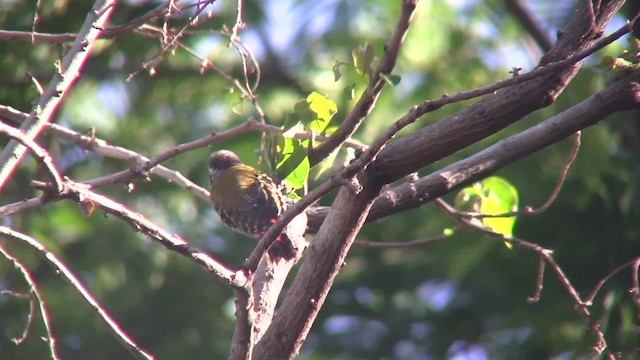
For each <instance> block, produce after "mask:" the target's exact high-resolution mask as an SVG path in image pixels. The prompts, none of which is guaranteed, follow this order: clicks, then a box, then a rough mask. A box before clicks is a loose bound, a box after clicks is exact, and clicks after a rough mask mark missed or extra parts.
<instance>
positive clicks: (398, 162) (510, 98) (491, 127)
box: [375, 1, 631, 183]
mask: <svg viewBox="0 0 640 360" xmlns="http://www.w3.org/2000/svg"><path fill="white" fill-rule="evenodd" d="M623 3H624V1H610V2H607V3H606V4H602V5H601V6H600V13H598V14H597V16H596V17H595V21H596V22H595V25H594V26H591V25H590V24H589V22H585V19H586V18H589V14H590V10H591V8H590V7H589V6H587V4H586V3H583V5H582V6H581V8H580V9H579V10H578V11H577V12H576V13H575V14H574V16H573V17H572V19H571V20H570V21H569V24H568V25H567V26H566V28H565V31H564V33H563V35H562V37H561V38H560V39H559V40H558V42H557V43H556V44H555V46H554V47H553V49H552V50H551V51H550V52H549V53H548V54H547V55H545V56H544V57H543V58H542V60H541V62H540V65H539V67H543V66H545V65H549V64H552V63H554V62H559V61H562V60H564V59H566V58H569V57H571V56H572V55H575V54H578V53H580V52H582V51H584V50H587V49H589V47H590V46H591V43H592V41H593V40H594V39H595V38H596V37H597V36H599V34H601V33H602V31H604V27H605V26H606V24H607V22H608V20H609V19H610V18H611V17H612V16H613V14H614V13H615V12H616V11H617V10H618V8H619V7H620V6H622V4H623ZM630 28H631V26H625V28H624V29H623V31H624V32H628V31H629V30H630ZM578 68H579V63H576V64H574V65H570V66H566V67H562V68H560V69H557V71H554V72H551V73H547V74H545V75H544V76H539V77H537V78H535V79H532V80H530V81H527V82H524V83H522V84H519V85H514V86H511V87H509V88H506V89H502V90H500V91H497V92H495V93H494V94H492V95H489V96H488V97H487V98H485V99H483V100H482V101H479V102H477V103H475V104H473V105H470V106H469V107H467V108H465V109H464V110H462V111H460V112H458V113H457V114H455V115H452V116H449V117H447V118H444V119H442V120H440V121H438V122H437V123H435V124H433V125H431V126H428V127H426V128H423V129H421V130H418V131H416V132H415V133H413V134H411V135H408V136H407V137H405V138H402V139H399V140H397V141H393V142H390V143H389V144H388V145H387V146H386V147H385V149H384V150H383V151H382V152H381V153H380V155H379V156H378V158H377V160H376V162H375V166H376V168H377V169H378V170H379V171H380V172H381V174H382V176H381V179H380V181H382V182H383V183H389V182H391V181H394V180H397V179H399V178H401V177H403V176H405V175H407V174H409V173H411V172H414V171H416V170H418V169H420V168H422V167H424V166H426V165H429V164H431V163H433V162H435V161H438V160H440V159H442V158H444V157H446V156H449V155H451V154H453V153H455V152H456V151H459V150H461V149H463V148H465V147H467V146H468V145H471V144H473V143H475V142H477V141H479V140H481V139H484V138H486V137H487V136H489V135H492V134H494V133H496V132H498V131H499V130H501V129H503V128H505V127H506V126H508V125H510V124H512V123H514V122H516V121H518V120H519V119H521V118H522V117H524V116H525V115H527V114H529V113H531V112H533V111H535V110H537V109H539V108H542V107H545V106H548V105H549V104H551V103H553V102H554V101H555V100H556V98H557V97H558V96H559V95H560V93H561V92H562V91H563V90H564V89H565V87H566V86H567V85H568V83H569V81H570V80H571V79H572V78H573V77H574V76H575V74H576V72H577V70H578Z"/></svg>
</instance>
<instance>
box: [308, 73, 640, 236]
mask: <svg viewBox="0 0 640 360" xmlns="http://www.w3.org/2000/svg"><path fill="white" fill-rule="evenodd" d="M639 107H640V73H639V72H638V71H636V73H635V74H633V75H632V76H630V77H628V78H626V79H623V80H620V81H617V82H615V83H614V84H612V85H611V86H609V87H608V88H606V89H604V90H603V91H601V92H599V93H597V94H595V95H593V96H591V97H589V98H588V99H586V100H584V101H583V102H581V103H579V104H577V105H575V106H573V107H571V108H569V109H567V110H565V111H563V112H561V113H559V114H558V115H556V116H553V117H551V118H549V119H548V120H545V121H543V122H541V123H539V124H538V125H536V126H533V127H531V128H529V129H527V130H525V131H523V132H521V133H519V134H517V135H513V136H511V137H509V138H506V139H504V140H501V141H499V142H497V143H495V144H494V145H492V146H490V147H488V148H487V149H485V150H483V151H481V152H478V153H476V154H474V155H472V156H470V157H468V158H466V159H464V160H461V161H458V162H456V163H454V164H451V165H449V166H447V167H445V168H444V169H442V170H439V171H437V172H434V173H432V174H429V175H427V176H425V177H423V178H421V179H419V180H418V181H416V182H413V183H407V184H403V185H400V186H397V187H395V188H393V189H390V190H387V191H384V192H383V193H382V194H381V195H380V196H379V197H378V198H377V199H376V201H375V203H374V206H373V208H372V209H371V214H370V215H369V218H368V219H367V221H375V220H377V219H381V218H383V217H386V216H389V215H391V214H395V213H398V212H402V211H406V210H409V209H413V208H417V207H419V206H422V205H423V204H426V203H428V202H430V201H432V200H433V199H436V198H438V197H441V196H443V195H445V194H447V193H449V192H451V191H453V190H455V189H458V188H460V187H462V186H465V185H467V184H470V183H472V182H474V181H478V180H480V179H482V178H485V177H487V176H489V175H490V174H492V173H494V172H496V171H497V170H499V169H501V168H503V167H504V166H506V165H509V164H511V163H513V162H515V161H517V160H520V159H522V158H524V157H526V156H528V155H530V154H532V153H534V152H536V151H538V150H540V149H542V148H544V147H547V146H549V145H552V144H555V143H557V142H559V141H561V140H563V139H565V138H566V137H568V136H571V135H572V134H574V133H575V132H576V131H578V130H581V129H584V128H586V127H588V126H591V125H594V124H596V123H598V122H599V121H601V120H603V119H604V118H605V117H606V116H608V115H611V114H613V113H616V112H619V111H625V110H630V109H634V108H639ZM327 212H328V209H327V208H318V209H311V210H310V211H309V231H310V232H315V231H317V229H318V228H319V226H320V224H322V221H323V219H324V217H325V216H326V214H327Z"/></svg>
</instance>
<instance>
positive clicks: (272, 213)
mask: <svg viewBox="0 0 640 360" xmlns="http://www.w3.org/2000/svg"><path fill="white" fill-rule="evenodd" d="M209 179H210V181H211V192H210V199H211V203H212V204H213V208H214V209H215V211H216V212H217V213H218V215H219V216H220V219H221V220H222V222H223V223H224V224H225V225H227V226H228V227H229V228H231V229H232V230H234V231H236V232H239V233H242V234H245V235H247V236H250V237H253V238H260V237H262V235H263V234H264V233H265V232H266V231H267V230H268V229H269V227H271V225H273V224H274V223H275V222H276V221H278V218H279V217H280V216H281V215H282V213H283V212H284V211H285V210H286V209H287V207H288V206H289V204H290V203H289V201H288V200H287V198H286V197H285V196H284V194H283V193H282V192H281V190H280V188H279V186H278V184H277V183H276V182H275V181H274V180H273V179H272V178H271V177H269V175H267V174H265V173H263V172H262V171H260V170H258V169H255V168H253V167H251V166H249V165H246V164H244V163H243V162H242V160H240V157H238V155H236V154H235V153H234V152H232V151H229V150H220V151H217V152H214V153H213V154H211V156H210V157H209ZM268 253H269V255H270V257H271V258H272V259H280V258H283V259H285V260H290V259H293V258H294V257H295V255H296V251H295V249H294V248H293V245H292V243H291V241H290V240H289V239H288V238H287V237H286V235H285V234H281V235H280V236H279V237H278V238H277V239H276V240H275V241H274V242H273V243H272V244H271V247H270V248H269V251H268Z"/></svg>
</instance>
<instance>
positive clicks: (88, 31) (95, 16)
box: [0, 0, 115, 194]
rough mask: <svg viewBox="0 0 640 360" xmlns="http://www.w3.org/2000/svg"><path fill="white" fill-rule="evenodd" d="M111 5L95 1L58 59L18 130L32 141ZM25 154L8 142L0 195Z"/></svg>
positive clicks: (0, 167)
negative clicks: (47, 83)
mask: <svg viewBox="0 0 640 360" xmlns="http://www.w3.org/2000/svg"><path fill="white" fill-rule="evenodd" d="M114 3H115V0H97V1H96V3H95V4H94V6H93V8H92V9H91V11H89V12H88V14H87V17H86V19H85V22H84V24H83V26H82V29H81V31H80V32H79V34H78V37H77V38H76V41H75V42H74V44H73V45H72V46H71V48H70V49H69V52H68V53H67V54H66V55H65V56H64V57H63V58H62V61H61V63H60V67H59V74H56V75H54V76H53V78H52V79H51V81H50V83H49V86H48V87H47V90H46V91H45V93H44V94H43V95H42V96H41V97H40V99H39V100H38V103H37V105H36V106H35V107H34V108H33V110H32V112H31V114H30V115H29V117H28V118H27V120H25V122H24V123H23V124H22V126H21V127H20V129H21V131H22V132H23V133H24V134H25V136H26V137H28V138H31V139H32V140H35V139H36V138H37V137H38V136H39V135H40V133H41V132H42V130H43V127H44V124H45V123H47V122H50V121H51V120H52V117H53V114H54V113H55V111H56V109H57V108H58V107H59V106H60V104H61V103H62V99H63V98H64V97H65V96H66V94H68V93H69V91H70V90H71V88H72V87H73V85H74V84H75V82H76V80H77V79H78V78H79V77H78V76H77V75H78V74H80V72H81V70H82V67H83V66H84V63H85V61H86V60H87V59H88V57H89V55H90V54H91V51H92V49H93V45H94V44H95V42H96V40H97V39H98V38H99V36H100V34H101V32H102V30H101V29H102V28H103V27H104V26H105V25H106V24H107V22H108V20H109V18H110V16H111V13H112V12H113V6H112V5H113V4H114ZM26 152H27V147H25V146H24V145H22V144H20V143H19V142H17V141H15V140H12V141H10V142H9V144H8V145H7V146H6V147H5V149H4V150H3V151H2V154H0V194H2V192H3V191H4V189H5V186H6V185H7V183H8V181H9V179H10V178H11V175H12V174H13V173H14V171H15V170H16V169H17V168H18V166H19V165H20V163H21V162H22V160H23V159H24V157H25V155H26Z"/></svg>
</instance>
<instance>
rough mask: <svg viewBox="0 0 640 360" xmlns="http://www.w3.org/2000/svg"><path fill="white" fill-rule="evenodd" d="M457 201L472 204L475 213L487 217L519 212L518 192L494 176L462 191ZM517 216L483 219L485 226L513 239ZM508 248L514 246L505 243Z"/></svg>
mask: <svg viewBox="0 0 640 360" xmlns="http://www.w3.org/2000/svg"><path fill="white" fill-rule="evenodd" d="M458 195H459V196H458V197H457V199H456V201H462V202H465V203H467V204H469V203H470V204H471V207H472V209H473V210H474V211H477V212H479V213H481V214H485V215H499V214H505V213H509V212H514V211H517V210H518V202H519V195H518V190H517V189H516V188H515V186H513V185H512V184H511V183H510V182H509V181H507V180H506V179H504V178H501V177H498V176H492V177H489V178H486V179H484V180H483V181H481V182H479V183H475V184H473V185H472V186H470V187H467V188H464V189H462V190H461V192H460V194H458ZM516 219H517V217H516V216H509V217H488V218H482V219H481V222H482V224H483V225H484V226H486V227H488V228H489V229H491V230H492V231H493V232H496V233H498V234H502V235H503V236H504V237H506V238H511V237H513V227H514V225H515V223H516ZM505 245H506V246H507V247H508V248H512V246H513V245H512V244H511V243H510V242H508V241H505Z"/></svg>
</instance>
